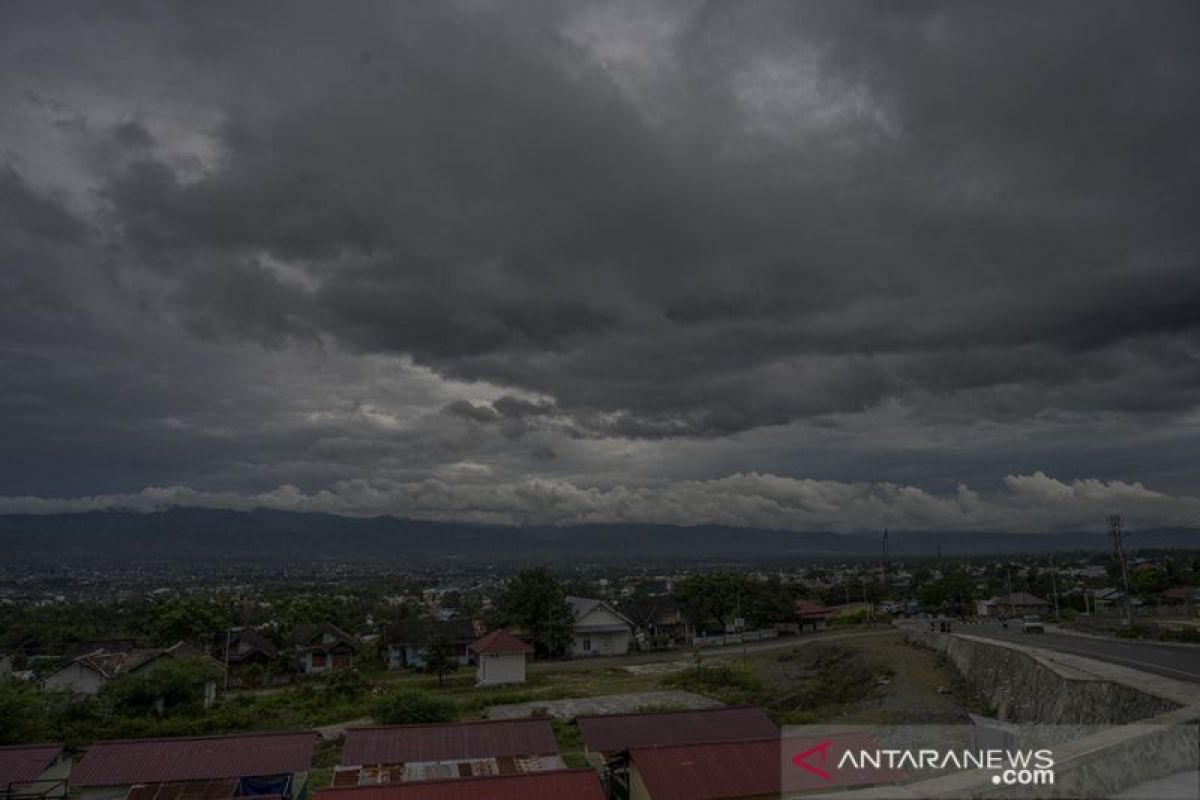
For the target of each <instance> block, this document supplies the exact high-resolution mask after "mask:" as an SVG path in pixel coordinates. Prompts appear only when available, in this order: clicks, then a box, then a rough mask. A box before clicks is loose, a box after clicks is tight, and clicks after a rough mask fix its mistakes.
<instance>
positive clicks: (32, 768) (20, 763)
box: [0, 744, 71, 800]
mask: <svg viewBox="0 0 1200 800" xmlns="http://www.w3.org/2000/svg"><path fill="white" fill-rule="evenodd" d="M70 774H71V759H70V758H69V757H67V756H65V755H64V754H63V746H62V745H61V744H19V745H14V746H11V747H0V798H4V800H66V797H67V777H68V776H69V775H70Z"/></svg>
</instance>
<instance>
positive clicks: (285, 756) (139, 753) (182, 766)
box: [71, 731, 317, 787]
mask: <svg viewBox="0 0 1200 800" xmlns="http://www.w3.org/2000/svg"><path fill="white" fill-rule="evenodd" d="M316 743H317V735H316V734H315V733H313V732H311V731H302V732H296V733H255V734H235V735H232V736H189V737H172V738H165V739H123V740H116V741H110V742H96V743H95V744H93V745H92V746H91V747H89V748H88V749H87V752H86V753H84V755H83V759H82V760H81V761H80V762H79V763H78V764H77V765H76V766H75V769H74V770H73V772H72V773H71V785H72V786H73V787H86V786H126V785H128V784H132V783H164V782H167V781H194V780H206V779H209V778H240V777H245V776H251V775H282V774H285V773H293V772H304V771H307V770H308V768H309V764H310V762H311V761H312V752H313V747H314V746H315V745H316Z"/></svg>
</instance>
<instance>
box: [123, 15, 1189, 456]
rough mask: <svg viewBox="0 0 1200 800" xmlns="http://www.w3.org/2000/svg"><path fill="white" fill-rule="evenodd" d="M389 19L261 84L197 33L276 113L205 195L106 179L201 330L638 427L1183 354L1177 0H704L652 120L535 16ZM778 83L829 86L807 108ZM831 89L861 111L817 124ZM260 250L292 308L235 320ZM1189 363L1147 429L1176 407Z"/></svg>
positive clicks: (250, 58)
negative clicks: (1069, 0)
mask: <svg viewBox="0 0 1200 800" xmlns="http://www.w3.org/2000/svg"><path fill="white" fill-rule="evenodd" d="M396 11H397V15H396V16H395V18H394V19H391V20H389V22H390V24H385V25H381V26H380V30H372V31H368V30H362V31H359V30H357V29H355V28H354V27H353V26H352V25H351V24H349V23H348V22H347V21H346V20H345V19H342V20H341V21H340V23H339V24H338V25H337V26H336V27H335V33H342V34H345V33H348V32H351V31H353V32H354V33H355V34H357V35H353V36H349V37H348V38H347V39H345V40H344V41H343V40H330V39H329V38H328V37H325V38H323V39H322V40H320V41H317V42H314V43H313V44H312V45H311V47H312V49H311V50H310V51H306V52H305V53H303V54H302V55H301V54H296V55H292V56H290V57H289V56H288V55H287V54H286V50H284V51H283V52H284V53H285V55H284V56H283V57H282V58H281V60H280V63H269V64H260V63H259V59H258V56H257V55H256V53H257V52H258V48H259V44H258V43H257V41H252V40H251V39H250V38H249V37H248V36H246V31H243V30H236V29H235V30H233V31H231V32H230V33H231V38H229V39H226V40H223V41H214V42H212V43H210V44H209V46H210V47H212V48H213V49H214V52H212V53H210V54H209V56H210V57H211V58H212V59H216V58H217V56H218V54H219V57H220V58H221V60H222V61H223V62H224V63H229V62H230V61H232V62H233V63H234V64H237V63H239V61H241V62H245V63H246V64H247V65H249V64H251V63H254V64H259V65H260V66H261V67H262V70H261V71H260V72H257V73H255V72H253V71H250V72H247V73H246V80H247V81H248V82H250V83H252V84H262V86H263V96H264V97H266V94H267V92H266V87H267V86H269V85H271V84H273V83H275V82H281V83H282V85H283V86H284V87H285V89H284V91H283V93H282V94H283V97H282V98H280V99H279V100H278V101H276V102H272V99H270V98H267V99H265V100H264V101H263V102H262V103H261V104H260V105H259V106H258V107H256V109H255V113H253V114H247V113H243V112H242V111H241V110H240V109H239V108H238V107H237V106H236V105H231V106H230V107H228V108H225V109H223V111H224V112H225V113H226V115H227V116H226V121H225V122H224V123H223V124H222V126H221V127H220V128H219V129H218V131H217V134H218V141H219V145H220V147H221V150H222V153H223V156H222V158H221V159H220V162H219V163H218V164H217V165H215V166H214V167H213V168H212V169H211V170H210V171H209V172H208V173H207V174H206V175H205V176H204V177H202V178H201V179H200V180H196V181H188V182H185V181H182V180H180V179H179V178H178V177H177V176H176V175H175V174H174V173H173V171H172V170H171V169H170V168H169V167H168V166H167V165H165V164H164V163H162V162H161V161H155V160H138V161H135V162H133V163H131V164H128V165H127V166H125V167H123V168H122V169H119V170H117V171H116V172H115V174H113V175H112V177H111V180H110V184H109V188H108V189H107V193H108V194H107V196H108V199H109V201H110V202H111V211H112V214H113V216H114V219H115V220H116V221H117V224H119V225H120V226H121V229H122V231H123V233H124V235H125V237H126V239H127V241H128V242H129V244H130V246H131V247H134V248H136V249H138V250H139V252H141V254H142V257H143V258H145V259H146V260H147V261H148V262H152V263H154V264H157V265H160V266H161V265H173V266H175V267H176V268H180V269H184V270H189V269H190V270H193V271H194V272H193V273H192V275H191V276H185V277H184V278H183V279H182V280H183V283H184V288H183V290H182V291H181V294H180V297H179V301H180V302H181V303H183V304H185V305H187V306H188V307H189V308H190V309H192V310H193V312H192V313H193V316H197V317H199V315H201V314H207V315H208V317H209V318H208V319H207V320H205V319H203V318H197V319H195V320H194V324H195V325H196V326H197V328H198V329H201V330H212V331H218V330H228V331H229V332H231V333H233V334H240V335H247V336H252V337H255V338H258V339H261V340H266V341H272V340H274V339H277V338H278V337H285V336H290V335H295V334H296V333H297V332H298V331H301V330H304V329H305V328H308V327H314V328H320V329H323V330H326V331H328V332H330V333H332V334H334V335H335V336H337V337H339V338H340V339H342V340H343V341H345V342H346V343H348V344H349V345H351V346H353V347H356V348H359V349H362V350H365V351H378V352H395V353H405V354H411V355H412V356H413V357H414V358H416V359H417V360H418V361H419V362H421V363H424V364H428V365H430V366H432V367H433V368H434V369H436V370H438V371H440V372H442V373H443V374H446V375H450V376H454V377H460V378H464V379H467V380H488V381H493V382H498V383H501V384H507V385H510V386H514V387H517V388H523V389H529V390H532V391H536V392H539V393H543V394H546V395H549V396H553V397H555V398H556V399H557V401H558V403H559V404H560V405H561V406H562V407H563V408H564V409H566V410H568V411H571V412H578V413H580V414H584V415H586V414H587V413H590V412H601V413H616V414H619V415H621V421H620V422H619V423H614V424H613V425H612V426H611V427H612V433H614V434H618V435H630V436H647V435H649V436H657V435H679V434H687V433H699V434H707V435H720V434H723V433H728V432H732V431H736V430H744V429H747V428H752V427H755V426H758V425H763V424H778V423H782V422H786V421H788V420H790V419H795V418H799V417H805V416H810V415H814V414H822V413H828V412H832V411H842V410H853V409H861V408H864V407H869V406H871V405H874V404H875V403H878V402H880V401H881V400H883V399H885V398H888V397H896V396H905V395H906V394H908V393H910V392H911V391H912V390H913V389H914V388H917V387H920V386H922V385H925V384H926V383H927V382H929V381H930V380H932V381H933V382H935V384H936V385H937V386H939V387H940V388H941V389H942V390H944V391H949V392H954V391H957V390H960V389H967V388H974V387H976V386H978V385H980V383H981V381H982V382H983V383H984V384H992V385H996V384H1009V383H1013V382H1018V383H1020V382H1025V381H1030V382H1032V383H1035V384H1036V383H1039V382H1041V381H1042V380H1043V375H1042V374H1041V369H1040V366H1039V365H1040V364H1041V363H1045V362H1049V361H1057V362H1058V363H1057V364H1056V366H1055V369H1056V371H1057V373H1058V374H1057V375H1056V376H1055V377H1054V378H1053V379H1051V382H1052V383H1054V384H1059V383H1062V382H1068V383H1069V382H1071V381H1073V380H1080V379H1083V378H1084V377H1085V376H1086V373H1087V371H1088V370H1089V369H1091V368H1093V365H1092V364H1090V363H1089V362H1090V361H1099V362H1104V361H1111V360H1113V359H1114V358H1116V357H1118V354H1119V353H1120V352H1121V350H1122V349H1123V348H1124V347H1126V346H1128V343H1129V342H1130V341H1132V340H1137V339H1139V338H1150V339H1154V338H1155V337H1158V338H1159V339H1161V341H1162V342H1163V344H1164V345H1165V344H1167V343H1169V342H1170V341H1172V340H1173V337H1185V338H1186V339H1188V340H1189V341H1192V340H1193V338H1194V333H1195V327H1196V325H1197V322H1198V320H1200V315H1198V313H1197V311H1198V308H1200V270H1197V269H1195V259H1196V257H1197V253H1198V247H1197V245H1198V242H1197V233H1196V229H1195V225H1194V224H1193V222H1192V221H1193V220H1194V219H1195V218H1196V217H1197V216H1198V215H1200V213H1198V212H1200V204H1198V203H1197V198H1196V192H1195V182H1194V180H1193V178H1194V176H1195V167H1196V158H1197V156H1196V149H1195V144H1194V142H1195V135H1194V134H1195V132H1196V130H1197V128H1198V127H1200V126H1198V125H1197V119H1196V116H1197V111H1196V110H1195V105H1194V104H1192V103H1188V102H1185V101H1184V98H1187V97H1190V96H1193V95H1194V94H1195V92H1196V90H1197V89H1200V85H1198V84H1200V77H1198V74H1197V59H1196V57H1195V56H1194V54H1193V50H1192V48H1191V47H1190V42H1189V38H1190V37H1189V35H1188V34H1187V33H1186V31H1187V30H1188V29H1189V27H1190V26H1189V25H1187V24H1185V23H1186V21H1187V19H1188V18H1189V17H1190V16H1191V14H1192V12H1191V10H1189V9H1187V8H1186V7H1185V6H1183V5H1169V4H1168V5H1166V6H1163V7H1161V8H1157V9H1153V10H1149V9H1134V8H1132V7H1130V6H1117V5H1113V4H1105V5H1103V7H1101V8H1092V7H1086V8H1085V7H1084V6H1078V7H1071V6H1064V7H1058V8H1056V9H1055V10H1054V11H1053V12H1048V13H1047V12H1043V11H1041V10H1035V9H1028V8H1024V9H1023V8H1019V7H995V6H981V5H975V4H962V5H955V6H941V5H936V6H934V5H928V6H916V7H909V8H907V9H905V10H903V11H898V10H895V9H885V8H882V7H879V6H851V7H849V8H846V9H842V8H838V9H836V10H833V9H826V8H821V7H818V6H814V5H807V4H805V5H800V6H792V5H779V6H776V5H763V4H748V5H742V6H738V7H732V6H725V5H715V6H712V7H710V8H707V9H703V10H701V9H697V10H696V13H695V14H694V15H692V17H691V18H690V20H689V19H686V18H685V19H683V21H682V23H683V24H682V26H681V29H680V32H679V33H678V35H677V36H676V37H674V39H673V40H672V41H671V47H672V56H673V58H672V62H673V63H672V65H671V68H672V69H673V70H676V71H678V73H679V74H678V76H677V77H676V80H677V81H678V84H677V85H676V86H675V89H676V90H677V93H676V94H673V95H671V96H657V95H651V96H650V98H649V100H648V101H647V102H650V103H655V102H661V103H662V104H663V106H664V109H663V110H662V114H664V115H665V117H666V119H665V121H663V120H658V121H654V120H653V119H651V118H648V117H647V115H646V114H645V113H642V111H641V110H640V109H639V108H638V107H637V104H635V103H634V102H633V101H632V100H631V99H630V98H629V96H628V95H627V94H625V93H622V92H621V91H619V87H618V86H617V78H616V77H614V74H613V70H612V69H607V68H606V67H605V66H604V65H603V64H602V63H601V62H600V61H598V60H597V59H596V58H595V57H594V55H593V54H590V53H589V52H587V51H586V48H585V47H583V46H582V45H579V44H576V43H572V42H570V41H568V40H566V39H564V37H563V36H561V35H557V34H556V32H555V31H554V30H553V25H555V24H557V23H558V22H559V21H560V20H559V18H558V17H556V16H551V15H549V14H548V13H542V14H530V15H529V17H528V18H524V17H522V18H520V19H517V18H515V17H514V15H515V14H516V12H514V11H511V10H507V11H506V10H502V9H500V8H494V7H474V8H460V7H446V6H441V7H438V8H437V9H434V8H432V7H425V8H423V9H422V10H420V11H414V9H411V8H410V9H407V10H405V11H403V12H400V11H399V10H396ZM365 16H366V19H367V20H369V19H370V14H369V13H368V14H366V15H365ZM364 21H365V20H364ZM328 22H329V10H328V9H324V10H321V9H317V10H314V11H310V12H306V13H301V14H298V15H296V18H295V19H294V22H293V25H292V27H290V28H289V29H288V30H287V31H286V33H287V36H288V37H289V38H290V37H298V36H299V35H300V34H303V33H314V34H315V32H316V31H317V30H319V29H322V28H323V27H324V26H325V25H326V24H328ZM246 27H247V28H250V27H252V26H246ZM222 30H224V29H223V28H222ZM260 33H262V35H266V36H267V37H268V38H267V40H268V41H269V42H270V41H273V36H274V35H275V34H273V33H271V32H265V33H263V32H260ZM805 51H810V52H809V53H807V54H806V53H805ZM205 63H207V62H205ZM223 69H225V70H231V69H232V68H231V67H228V66H227V67H224V68H223ZM293 69H294V70H295V72H294V73H291V74H289V72H288V71H290V70H293ZM772 69H773V70H775V71H776V72H777V73H780V74H781V75H782V77H774V78H773V77H771V72H770V71H771V70H772ZM764 71H765V72H764ZM756 77H760V78H761V80H762V81H763V84H762V86H759V85H756V84H755V83H753V82H752V81H753V79H755V78H756ZM747 81H751V82H750V83H749V84H748V85H747V83H746V82H747ZM781 81H782V82H784V85H783V86H782V87H781V86H780V82H781ZM788 81H791V82H794V83H804V82H809V83H812V84H814V85H815V86H816V87H817V89H813V91H818V89H819V90H820V91H821V92H823V93H824V94H822V95H821V96H820V97H819V98H818V99H817V100H816V101H812V102H811V103H810V105H811V107H808V106H805V103H806V102H809V101H808V100H805V99H804V98H800V99H799V100H797V99H796V98H795V97H793V95H792V94H790V93H789V88H790V87H789V86H788V85H787V83H786V82H788ZM764 86H765V89H764V88H763V87H764ZM772 89H779V90H780V94H779V96H778V97H775V96H771V95H770V94H769V91H770V90H772ZM762 91H767V92H768V95H767V96H766V97H758V98H757V99H756V98H755V93H756V92H762ZM244 92H245V90H244V89H243V90H239V92H238V96H241V95H242V94H244ZM847 97H852V98H857V99H855V101H854V102H856V103H858V104H860V105H863V106H865V108H862V109H859V110H853V109H851V110H848V111H845V112H838V111H837V109H838V108H839V104H845V103H847V102H849V101H848V100H847ZM797 106H798V107H797ZM827 107H832V108H833V109H834V110H833V111H828V110H827ZM805 113H808V114H812V115H820V114H822V113H827V114H830V115H831V118H830V120H829V121H828V122H827V124H825V125H823V126H816V127H805V125H804V120H803V119H800V120H796V119H793V118H792V116H791V115H804V114H805ZM756 114H759V115H761V116H765V117H766V119H765V120H756V118H755V115H756ZM776 117H778V119H776ZM760 122H761V124H763V125H779V126H781V129H780V130H779V131H778V133H777V135H776V134H758V133H756V132H755V127H754V126H755V125H756V124H758V123H760ZM789 126H790V129H789ZM257 252H263V253H267V254H270V255H271V256H273V257H276V258H279V259H283V260H288V261H292V262H294V263H297V264H299V265H301V268H302V269H304V270H305V271H306V272H307V273H308V274H309V275H310V276H311V277H312V280H313V284H312V286H311V287H310V290H309V291H308V293H307V295H306V296H305V297H303V298H300V297H293V298H292V299H291V300H287V301H285V305H286V306H287V307H288V308H287V309H286V310H284V309H272V308H271V307H270V305H266V306H264V309H265V311H264V314H263V317H262V318H261V319H255V320H254V321H253V324H248V321H247V319H246V314H245V313H244V311H243V310H239V309H238V308H237V307H236V304H238V303H244V302H246V299H247V298H248V297H253V296H255V295H256V294H257V293H261V295H262V296H263V297H264V298H265V297H268V296H270V295H272V294H278V295H284V296H287V295H289V294H290V293H291V292H292V290H290V289H285V288H284V287H282V286H279V285H277V284H273V283H271V282H270V281H269V280H268V279H267V278H266V276H265V275H264V273H263V272H262V270H261V269H260V268H257V267H255V266H254V263H253V262H252V261H248V260H246V254H247V253H257ZM197 276H198V277H197ZM222 276H225V277H222ZM243 276H244V277H243ZM237 280H244V281H246V282H247V283H248V285H247V286H245V287H243V288H244V291H242V290H240V289H239V288H238V287H236V286H235V285H234V284H233V282H234V281H237ZM214 282H215V284H216V285H217V288H215V289H214V288H213V287H214ZM225 283H228V284H230V285H229V286H228V287H223V286H221V284H225ZM301 300H302V301H303V302H301ZM251 302H252V307H253V305H256V303H254V302H253V301H251ZM227 305H228V306H231V307H226V306H227ZM1014 348H1015V349H1014ZM1039 349H1040V350H1041V351H1040V352H1039ZM1022 352H1024V353H1025V354H1026V355H1030V356H1031V357H1028V358H1026V357H1025V356H1022V355H1012V356H1010V354H1019V353H1022ZM1062 355H1068V356H1069V357H1068V358H1059V356H1062ZM993 359H997V360H998V361H999V362H1000V363H1002V364H1003V367H1000V368H987V367H983V368H981V367H980V366H979V365H977V364H976V363H974V362H976V361H983V360H989V361H991V360H993ZM985 373H990V374H986V375H985ZM1181 373H1182V374H1180V375H1179V382H1178V385H1175V386H1173V387H1171V389H1170V390H1169V391H1168V393H1167V394H1166V395H1161V394H1160V395H1159V396H1158V398H1157V401H1156V402H1157V403H1160V404H1162V403H1166V404H1173V405H1175V406H1176V407H1187V406H1189V405H1190V404H1192V403H1193V402H1194V401H1195V399H1196V395H1195V384H1194V381H1193V379H1194V374H1193V370H1192V369H1187V368H1182V369H1181ZM1100 404H1101V405H1102V404H1103V400H1100Z"/></svg>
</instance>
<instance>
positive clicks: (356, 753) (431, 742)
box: [342, 719, 558, 765]
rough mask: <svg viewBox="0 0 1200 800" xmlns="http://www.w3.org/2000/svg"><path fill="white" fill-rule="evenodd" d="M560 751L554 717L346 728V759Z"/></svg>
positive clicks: (416, 758) (454, 757)
mask: <svg viewBox="0 0 1200 800" xmlns="http://www.w3.org/2000/svg"><path fill="white" fill-rule="evenodd" d="M557 753H558V743H557V742H556V741H555V740H554V727H553V726H552V725H551V723H550V720H548V719H502V720H484V721H482V722H455V723H450V724H446V725H392V726H388V727H379V728H351V729H349V730H348V731H346V745H345V747H343V748H342V763H343V764H346V765H356V764H406V763H408V762H410V761H454V760H458V759H469V758H502V757H504V756H534V755H557Z"/></svg>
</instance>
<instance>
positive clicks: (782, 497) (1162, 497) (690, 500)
mask: <svg viewBox="0 0 1200 800" xmlns="http://www.w3.org/2000/svg"><path fill="white" fill-rule="evenodd" d="M464 467H465V468H464V469H463V470H462V474H461V476H460V477H465V478H466V480H456V481H451V480H424V481H418V482H412V483H399V482H395V481H380V480H375V481H370V480H351V481H341V482H339V483H337V484H335V485H334V486H332V487H330V488H328V489H323V490H320V491H317V492H313V493H305V492H302V491H301V490H300V489H298V488H296V487H295V486H280V487H278V488H277V489H274V490H272V491H268V492H263V493H260V494H253V495H250V494H237V493H233V492H222V493H212V492H198V491H195V490H193V489H188V488H186V487H179V486H173V487H164V488H154V489H144V490H142V491H141V492H138V493H136V494H128V495H109V496H100V497H84V498H74V499H63V500H48V499H42V498H33V497H5V498H0V513H32V514H49V513H56V512H79V511H95V510H101V509H114V508H116V509H126V510H132V511H141V512H150V511H159V510H163V509H166V508H171V507H174V506H190V507H199V508H223V509H238V510H250V509H259V508H265V509H274V510H279V511H319V512H326V513H333V514H342V515H350V516H379V515H393V516H401V517H410V518H415V519H427V520H470V521H475V522H485V523H496V524H510V525H521V524H531V525H574V524H581V523H617V522H620V523H662V524H670V525H694V524H706V523H707V524H717V525H731V526H736V527H752V528H768V529H777V530H796V531H804V530H832V531H840V532H856V531H866V530H875V529H877V528H879V527H889V528H891V529H893V530H905V529H908V530H940V531H1023V532H1035V531H1036V532H1045V531H1055V530H1093V529H1098V528H1102V527H1103V523H1104V518H1103V516H1102V514H1103V511H1104V510H1105V509H1117V508H1119V509H1122V510H1123V511H1124V512H1125V513H1126V516H1127V517H1128V519H1129V523H1130V524H1131V525H1133V526H1138V527H1152V526H1162V525H1180V526H1188V525H1200V498H1195V497H1175V496H1171V495H1166V494H1162V493H1160V492H1154V491H1151V490H1149V489H1147V488H1146V487H1144V486H1142V485H1141V484H1140V483H1122V482H1115V481H1114V482H1104V481H1097V480H1077V481H1072V482H1069V483H1065V482H1062V481H1058V480H1055V479H1054V478H1051V477H1049V476H1047V475H1045V474H1043V473H1040V472H1038V473H1034V474H1032V475H1009V476H1008V477H1007V478H1005V480H1004V486H1003V489H1002V490H1001V491H999V492H996V493H993V494H991V495H988V496H982V495H980V494H979V493H978V492H976V491H974V490H973V489H971V488H970V487H969V486H966V485H959V486H958V487H957V489H956V490H955V491H954V492H953V493H952V494H945V495H937V494H931V493H929V492H926V491H924V490H922V489H918V488H917V487H915V486H902V485H897V484H894V483H841V482H837V481H814V480H797V479H794V478H784V477H780V476H778V475H762V474H758V473H750V474H739V475H729V476H727V477H724V478H719V479H715V480H705V481H679V482H676V483H673V484H669V485H666V486H656V487H627V486H613V487H608V488H604V489H598V488H591V489H587V488H580V487H578V486H575V485H573V484H571V483H570V482H568V481H563V480H545V479H533V480H527V481H522V482H520V483H498V482H479V481H478V480H473V479H476V478H478V477H480V476H479V475H477V474H476V475H472V474H471V473H473V472H477V470H473V469H471V468H470V465H464Z"/></svg>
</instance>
